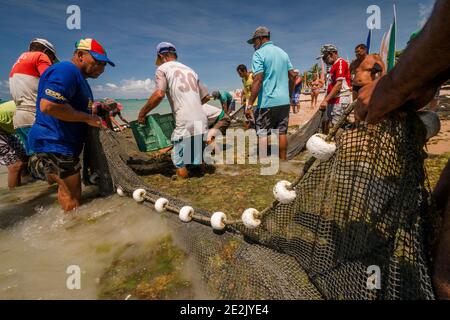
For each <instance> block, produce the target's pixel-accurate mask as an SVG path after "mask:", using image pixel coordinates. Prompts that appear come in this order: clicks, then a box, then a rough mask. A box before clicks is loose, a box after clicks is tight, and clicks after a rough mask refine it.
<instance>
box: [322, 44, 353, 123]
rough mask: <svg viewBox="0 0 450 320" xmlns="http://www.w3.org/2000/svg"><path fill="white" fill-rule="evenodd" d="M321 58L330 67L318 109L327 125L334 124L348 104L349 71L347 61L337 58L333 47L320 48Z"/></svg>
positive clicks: (336, 50)
mask: <svg viewBox="0 0 450 320" xmlns="http://www.w3.org/2000/svg"><path fill="white" fill-rule="evenodd" d="M320 51H321V56H320V57H321V58H322V59H323V61H324V62H325V63H326V64H327V65H330V66H331V69H330V78H331V79H330V81H329V84H328V89H327V94H326V96H325V98H324V99H323V101H322V102H321V103H320V109H321V110H326V112H327V125H326V128H325V131H327V130H328V128H327V127H328V126H329V124H330V123H331V124H333V125H334V124H335V123H336V122H337V121H338V120H339V119H340V118H341V117H342V114H343V113H344V110H345V109H346V108H347V107H348V105H349V104H350V99H351V97H350V95H351V91H350V81H351V80H350V69H349V66H348V63H347V61H345V60H344V59H342V58H341V57H339V53H338V49H337V47H336V46H335V45H332V44H326V45H324V46H323V47H322V48H321V50H320Z"/></svg>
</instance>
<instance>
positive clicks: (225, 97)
mask: <svg viewBox="0 0 450 320" xmlns="http://www.w3.org/2000/svg"><path fill="white" fill-rule="evenodd" d="M219 100H220V102H221V103H226V104H227V105H229V104H230V103H231V101H233V96H232V95H231V94H230V93H229V92H226V91H219Z"/></svg>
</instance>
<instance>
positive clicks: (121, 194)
mask: <svg viewBox="0 0 450 320" xmlns="http://www.w3.org/2000/svg"><path fill="white" fill-rule="evenodd" d="M116 192H117V194H118V195H119V196H121V197H125V192H123V189H122V188H121V187H117V189H116Z"/></svg>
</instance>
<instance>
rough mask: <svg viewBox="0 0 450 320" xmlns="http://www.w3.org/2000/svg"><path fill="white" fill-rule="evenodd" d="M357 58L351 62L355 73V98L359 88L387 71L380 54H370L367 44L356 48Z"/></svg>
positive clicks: (353, 73) (352, 70) (351, 67)
mask: <svg viewBox="0 0 450 320" xmlns="http://www.w3.org/2000/svg"><path fill="white" fill-rule="evenodd" d="M355 55H356V59H355V60H353V62H352V63H351V64H350V74H351V75H353V79H352V85H353V86H352V88H353V100H355V99H357V98H358V92H359V90H360V89H361V88H362V87H364V86H365V85H367V84H369V83H371V82H373V81H374V80H376V79H377V78H379V77H380V76H382V75H384V74H385V73H386V67H385V65H384V62H383V61H382V60H381V57H380V56H379V55H378V54H369V53H368V52H367V47H366V45H365V44H359V45H357V46H356V48H355Z"/></svg>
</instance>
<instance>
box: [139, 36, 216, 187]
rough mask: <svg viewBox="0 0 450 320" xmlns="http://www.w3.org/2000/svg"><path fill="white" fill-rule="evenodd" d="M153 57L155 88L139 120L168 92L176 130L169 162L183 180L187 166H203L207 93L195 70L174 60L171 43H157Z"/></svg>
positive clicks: (140, 113) (175, 52)
mask: <svg viewBox="0 0 450 320" xmlns="http://www.w3.org/2000/svg"><path fill="white" fill-rule="evenodd" d="M156 56H157V57H156V62H155V63H156V65H157V66H158V68H157V69H156V88H155V91H154V92H153V94H152V95H151V96H150V98H149V99H148V101H147V102H146V103H145V105H144V106H143V107H142V109H141V110H140V112H139V116H138V121H139V123H145V120H146V115H147V114H148V113H149V112H150V111H152V110H153V109H155V108H156V107H157V106H158V105H159V104H160V103H161V101H162V100H163V99H164V97H165V96H166V94H167V97H168V99H169V103H170V106H171V108H172V112H173V114H174V117H175V130H174V131H173V134H172V137H171V141H172V144H173V149H172V162H173V164H174V166H175V168H176V173H177V176H179V177H181V178H183V179H186V178H188V177H189V171H188V169H187V165H203V151H204V148H205V143H204V140H203V135H204V134H205V133H206V132H207V131H208V122H207V119H206V114H205V112H204V110H203V107H202V104H203V103H206V102H208V100H209V96H208V92H207V91H206V92H205V88H206V87H205V86H203V85H201V82H200V80H199V77H198V75H197V74H196V73H195V71H194V70H192V69H191V68H190V67H188V66H186V65H184V64H182V63H180V62H178V61H177V59H178V55H177V50H176V48H175V46H174V45H173V44H171V43H169V42H161V43H160V44H158V46H157V47H156ZM202 97H204V98H203V99H202ZM202 100H203V101H202Z"/></svg>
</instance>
